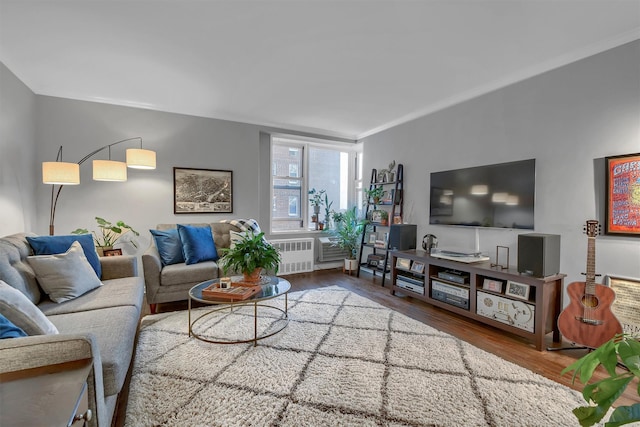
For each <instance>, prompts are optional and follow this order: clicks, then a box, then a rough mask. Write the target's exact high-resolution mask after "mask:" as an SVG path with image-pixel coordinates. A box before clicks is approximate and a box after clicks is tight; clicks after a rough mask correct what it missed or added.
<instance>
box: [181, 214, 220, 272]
mask: <svg viewBox="0 0 640 427" xmlns="http://www.w3.org/2000/svg"><path fill="white" fill-rule="evenodd" d="M178 233H179V234H180V240H182V251H183V252H184V259H185V263H186V264H187V265H190V264H197V263H199V262H202V261H217V260H218V258H219V257H218V252H217V250H216V245H215V243H214V242H213V235H212V234H211V227H209V226H205V227H193V226H191V225H182V224H178Z"/></svg>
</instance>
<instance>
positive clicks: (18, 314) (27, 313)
mask: <svg viewBox="0 0 640 427" xmlns="http://www.w3.org/2000/svg"><path fill="white" fill-rule="evenodd" d="M0 313H2V315H4V316H5V317H6V318H7V319H9V320H10V321H11V322H12V323H13V324H15V325H16V326H18V327H19V328H20V329H22V330H23V331H24V332H25V333H26V334H27V335H51V334H57V333H58V329H57V328H56V327H55V326H54V325H53V323H51V321H50V320H49V319H47V317H46V316H45V315H44V314H43V313H42V311H40V309H39V308H38V307H36V306H35V305H34V304H33V303H32V302H31V301H30V300H29V298H27V297H26V296H25V295H24V294H23V293H22V292H20V291H19V290H17V289H15V288H13V287H12V286H9V285H7V284H6V283H5V282H3V281H2V280H0Z"/></svg>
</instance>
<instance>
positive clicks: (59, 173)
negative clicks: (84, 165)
mask: <svg viewBox="0 0 640 427" xmlns="http://www.w3.org/2000/svg"><path fill="white" fill-rule="evenodd" d="M42 182H43V183H45V184H57V185H78V184H80V165H79V164H78V163H67V162H42Z"/></svg>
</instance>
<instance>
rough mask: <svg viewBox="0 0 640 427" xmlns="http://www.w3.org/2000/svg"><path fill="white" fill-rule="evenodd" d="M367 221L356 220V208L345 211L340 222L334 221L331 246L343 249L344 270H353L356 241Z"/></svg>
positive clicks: (356, 248)
mask: <svg viewBox="0 0 640 427" xmlns="http://www.w3.org/2000/svg"><path fill="white" fill-rule="evenodd" d="M366 225H367V221H366V220H363V219H358V214H357V213H356V207H355V206H354V207H352V208H351V209H348V210H346V211H345V212H344V213H343V214H342V216H341V218H340V221H336V229H335V231H334V232H333V238H332V241H333V245H334V246H337V247H339V248H341V249H345V250H346V251H347V254H348V258H346V259H345V260H344V267H345V270H349V271H351V270H354V269H355V267H354V264H356V262H357V261H356V254H357V252H358V239H359V238H360V236H361V235H362V232H363V231H364V227H365V226H366Z"/></svg>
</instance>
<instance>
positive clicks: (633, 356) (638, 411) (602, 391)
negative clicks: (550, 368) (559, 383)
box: [562, 334, 640, 427]
mask: <svg viewBox="0 0 640 427" xmlns="http://www.w3.org/2000/svg"><path fill="white" fill-rule="evenodd" d="M618 360H620V361H621V363H622V364H623V365H624V366H625V367H626V368H627V369H628V370H626V371H624V372H622V373H618V372H616V366H617V364H618ZM600 364H602V366H604V368H605V369H606V370H607V372H608V373H609V377H607V378H604V379H602V380H600V381H596V382H594V383H592V384H589V385H586V386H585V387H584V390H582V396H583V397H584V399H585V400H586V401H587V403H591V402H593V403H595V404H596V405H595V406H592V405H589V406H581V407H578V408H575V409H574V410H573V413H574V414H575V416H576V417H577V418H578V421H579V422H580V425H581V426H583V427H586V426H592V425H594V424H596V423H597V422H599V421H600V420H601V419H602V418H603V417H604V416H605V415H606V413H607V411H608V410H609V408H611V405H613V403H614V402H615V401H616V399H617V398H618V397H620V396H621V395H622V393H623V392H624V390H625V389H626V388H627V385H629V384H630V383H631V382H632V381H633V379H634V378H637V379H640V342H638V338H636V337H632V336H631V335H627V334H621V335H616V336H615V337H613V338H612V339H611V340H609V341H607V342H606V343H604V344H602V345H601V346H600V347H598V348H597V349H595V350H593V351H591V352H589V353H588V354H587V355H585V356H583V357H581V358H580V359H578V360H576V361H575V362H574V363H572V364H571V365H569V366H567V367H566V368H565V369H564V370H563V371H562V375H564V374H566V373H567V372H570V371H574V372H573V378H572V382H575V380H576V377H577V376H578V375H579V376H580V381H581V382H582V383H583V384H587V382H589V380H590V379H591V377H592V376H593V372H594V371H595V370H596V368H597V367H598V366H599V365H600ZM638 396H640V388H638ZM634 421H640V403H635V404H633V405H631V406H619V407H617V408H616V409H615V410H614V411H613V413H612V414H611V417H610V418H609V421H608V422H607V423H606V424H605V426H606V427H613V426H620V425H624V424H629V423H631V422H634Z"/></svg>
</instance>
